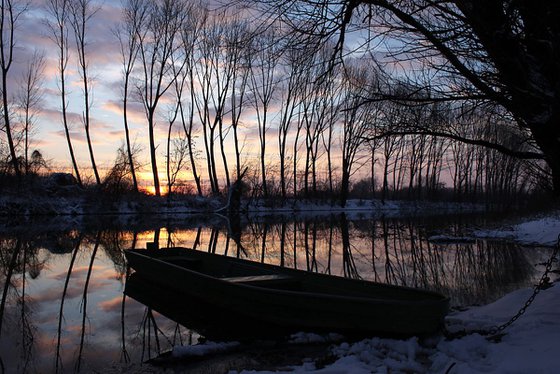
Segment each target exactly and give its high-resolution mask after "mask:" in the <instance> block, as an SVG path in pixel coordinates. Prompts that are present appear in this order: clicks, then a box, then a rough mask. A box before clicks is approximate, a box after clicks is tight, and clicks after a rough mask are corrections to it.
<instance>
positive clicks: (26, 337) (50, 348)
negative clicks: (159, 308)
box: [0, 215, 549, 373]
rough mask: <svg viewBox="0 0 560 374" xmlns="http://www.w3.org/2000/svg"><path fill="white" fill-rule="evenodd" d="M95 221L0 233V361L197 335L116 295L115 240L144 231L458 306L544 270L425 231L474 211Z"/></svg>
mask: <svg viewBox="0 0 560 374" xmlns="http://www.w3.org/2000/svg"><path fill="white" fill-rule="evenodd" d="M101 221H102V223H101V224H100V223H99V222H97V223H95V224H92V225H80V227H84V226H91V227H93V228H91V229H83V228H81V229H77V228H74V229H73V228H68V229H66V230H63V231H53V230H52V229H46V228H45V230H41V228H40V226H38V227H39V228H33V230H31V228H29V229H24V230H22V229H21V228H19V229H18V230H14V231H13V233H12V234H4V235H0V267H1V273H0V290H2V304H1V305H0V358H1V360H2V366H3V367H4V369H5V370H6V372H41V373H43V372H88V371H91V370H96V369H100V368H106V367H108V366H111V365H112V364H115V365H118V364H119V363H126V362H135V363H141V362H143V361H145V360H147V359H148V358H151V357H155V356H157V355H158V354H159V353H160V352H164V351H166V350H168V349H169V348H170V347H172V346H173V345H178V344H194V343H196V342H197V341H198V339H199V335H198V333H197V332H196V331H191V330H189V328H188V327H189V326H180V325H178V324H177V323H175V322H173V321H171V320H169V319H167V318H165V317H163V316H161V315H159V314H158V313H156V312H153V311H152V310H151V309H149V308H148V307H146V306H145V305H143V304H141V303H139V302H137V301H135V300H134V299H132V298H130V297H126V296H124V295H123V290H124V287H125V283H126V279H127V267H126V263H125V259H124V255H123V250H125V249H127V248H131V247H136V248H141V247H145V245H146V242H152V241H157V242H159V244H160V246H161V247H165V246H175V245H176V246H186V247H194V248H196V249H198V250H201V251H209V252H214V253H216V254H220V255H228V256H239V257H241V258H246V259H250V260H252V261H258V262H261V261H264V262H267V263H272V264H277V265H282V266H287V267H296V268H298V269H305V270H309V271H314V272H320V273H327V274H332V275H336V276H343V277H352V278H361V279H367V280H372V281H378V282H386V283H391V284H398V285H407V286H413V287H419V288H427V289H432V290H437V291H440V292H442V293H444V294H447V295H449V296H450V297H451V299H452V305H455V306H464V305H473V304H483V303H488V302H491V301H492V300H495V299H497V298H498V297H500V296H502V295H503V294H505V293H507V292H509V291H511V290H513V289H515V288H519V287H521V286H526V285H532V284H533V283H534V282H535V279H536V278H538V277H539V276H540V270H541V267H540V266H538V265H536V264H538V263H540V262H542V261H544V260H545V259H546V258H547V255H549V250H546V249H538V248H523V247H520V246H517V245H514V244H511V243H506V242H492V241H484V240H477V241H470V242H463V243H431V242H429V241H428V240H427V238H428V237H429V236H430V235H433V234H434V233H439V232H444V233H447V234H454V235H458V236H461V235H462V234H463V231H464V230H465V229H466V228H468V227H472V225H476V224H482V223H483V222H484V218H482V217H476V216H472V215H471V216H468V217H454V218H449V217H445V218H424V219H377V220H366V219H362V220H349V219H347V218H346V216H344V215H337V216H333V217H331V218H322V219H317V220H313V219H305V220H304V219H302V220H297V221H283V222H282V221H279V220H276V221H274V222H265V221H264V220H261V222H254V223H248V224H247V225H245V226H244V227H243V228H242V229H241V231H239V230H235V231H236V232H234V230H233V229H232V228H231V226H229V227H228V226H227V225H223V224H222V225H221V224H219V223H216V222H214V224H213V225H210V224H209V223H208V222H209V220H204V222H206V223H204V224H200V223H197V222H196V221H194V222H193V221H192V220H190V221H189V222H185V223H184V224H177V223H176V222H175V223H174V224H173V226H172V227H170V226H168V227H156V226H154V225H150V224H143V225H138V224H135V225H134V227H130V228H125V229H119V230H116V229H107V228H105V227H107V226H110V225H111V218H110V217H106V218H103V219H102V220H101ZM210 221H211V220H210ZM512 312H513V311H512ZM210 323H211V321H210ZM232 323H235V322H234V321H232Z"/></svg>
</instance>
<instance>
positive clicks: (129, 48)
mask: <svg viewBox="0 0 560 374" xmlns="http://www.w3.org/2000/svg"><path fill="white" fill-rule="evenodd" d="M147 10H148V2H147V1H145V0H123V21H122V23H121V25H120V27H119V28H117V29H116V30H115V34H116V36H117V39H118V40H119V50H120V53H121V59H122V60H121V62H122V74H123V80H124V87H123V93H122V94H123V98H122V100H123V101H122V103H123V121H124V133H125V139H126V152H127V155H128V166H129V168H130V173H131V176H132V185H133V188H134V191H135V192H138V181H137V180H136V168H135V165H134V162H133V157H132V144H131V141H130V131H129V127H128V98H129V91H130V88H129V86H130V79H131V75H132V73H133V70H134V66H135V63H136V59H137V57H138V52H139V50H140V49H139V35H140V27H141V25H142V24H144V22H146V17H147Z"/></svg>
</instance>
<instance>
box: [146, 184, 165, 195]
mask: <svg viewBox="0 0 560 374" xmlns="http://www.w3.org/2000/svg"><path fill="white" fill-rule="evenodd" d="M143 191H144V192H145V193H147V194H148V195H155V194H156V188H155V187H154V186H146V187H144V189H143ZM159 192H160V194H161V196H165V195H167V186H159Z"/></svg>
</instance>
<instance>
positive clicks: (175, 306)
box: [124, 273, 290, 341]
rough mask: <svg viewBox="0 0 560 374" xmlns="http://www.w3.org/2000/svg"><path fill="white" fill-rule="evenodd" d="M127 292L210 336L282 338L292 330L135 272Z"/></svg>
mask: <svg viewBox="0 0 560 374" xmlns="http://www.w3.org/2000/svg"><path fill="white" fill-rule="evenodd" d="M124 294H125V295H126V296H127V297H130V298H132V299H134V300H136V301H138V302H140V303H141V304H144V305H145V306H146V307H147V308H148V310H150V311H155V312H157V313H159V314H161V315H163V316H164V317H166V318H168V319H170V320H172V321H174V322H177V323H178V324H180V325H182V326H184V327H186V328H188V329H189V330H192V331H196V332H197V333H198V334H200V335H202V336H203V337H204V338H206V339H208V340H213V341H226V340H236V341H244V340H251V339H259V338H280V337H283V336H286V335H287V334H289V332H290V331H288V330H286V329H285V328H282V327H279V326H276V325H273V324H267V323H263V322H262V321H260V322H258V321H255V320H251V319H247V318H246V317H243V316H240V315H238V314H236V313H233V312H231V311H225V310H222V309H219V308H216V307H215V306H213V305H210V304H208V303H207V302H205V301H204V300H203V299H200V298H196V297H193V296H189V297H183V296H182V295H178V294H177V293H176V292H174V291H171V290H169V289H167V288H165V287H161V286H158V285H157V284H154V283H153V282H150V281H147V280H146V279H144V278H142V277H140V276H138V274H136V273H135V274H131V275H130V276H129V277H128V279H127V281H126V286H125V289H124Z"/></svg>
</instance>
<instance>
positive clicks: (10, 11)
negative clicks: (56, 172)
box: [0, 0, 27, 177]
mask: <svg viewBox="0 0 560 374" xmlns="http://www.w3.org/2000/svg"><path fill="white" fill-rule="evenodd" d="M26 10H27V4H25V3H24V2H18V1H15V0H2V8H1V9H0V71H1V72H2V86H1V90H2V116H3V120H4V128H5V130H6V136H7V138H8V147H9V151H10V158H11V163H12V166H13V168H14V172H15V174H16V175H17V176H18V177H20V176H21V170H20V167H19V164H18V157H17V154H16V147H15V143H14V138H13V133H12V132H13V129H12V123H11V119H10V116H11V113H10V90H9V85H8V74H9V71H10V68H11V67H12V63H13V62H14V48H15V45H16V39H15V31H16V27H17V23H18V20H19V18H20V17H21V16H22V14H23V13H24V12H25V11H26Z"/></svg>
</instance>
